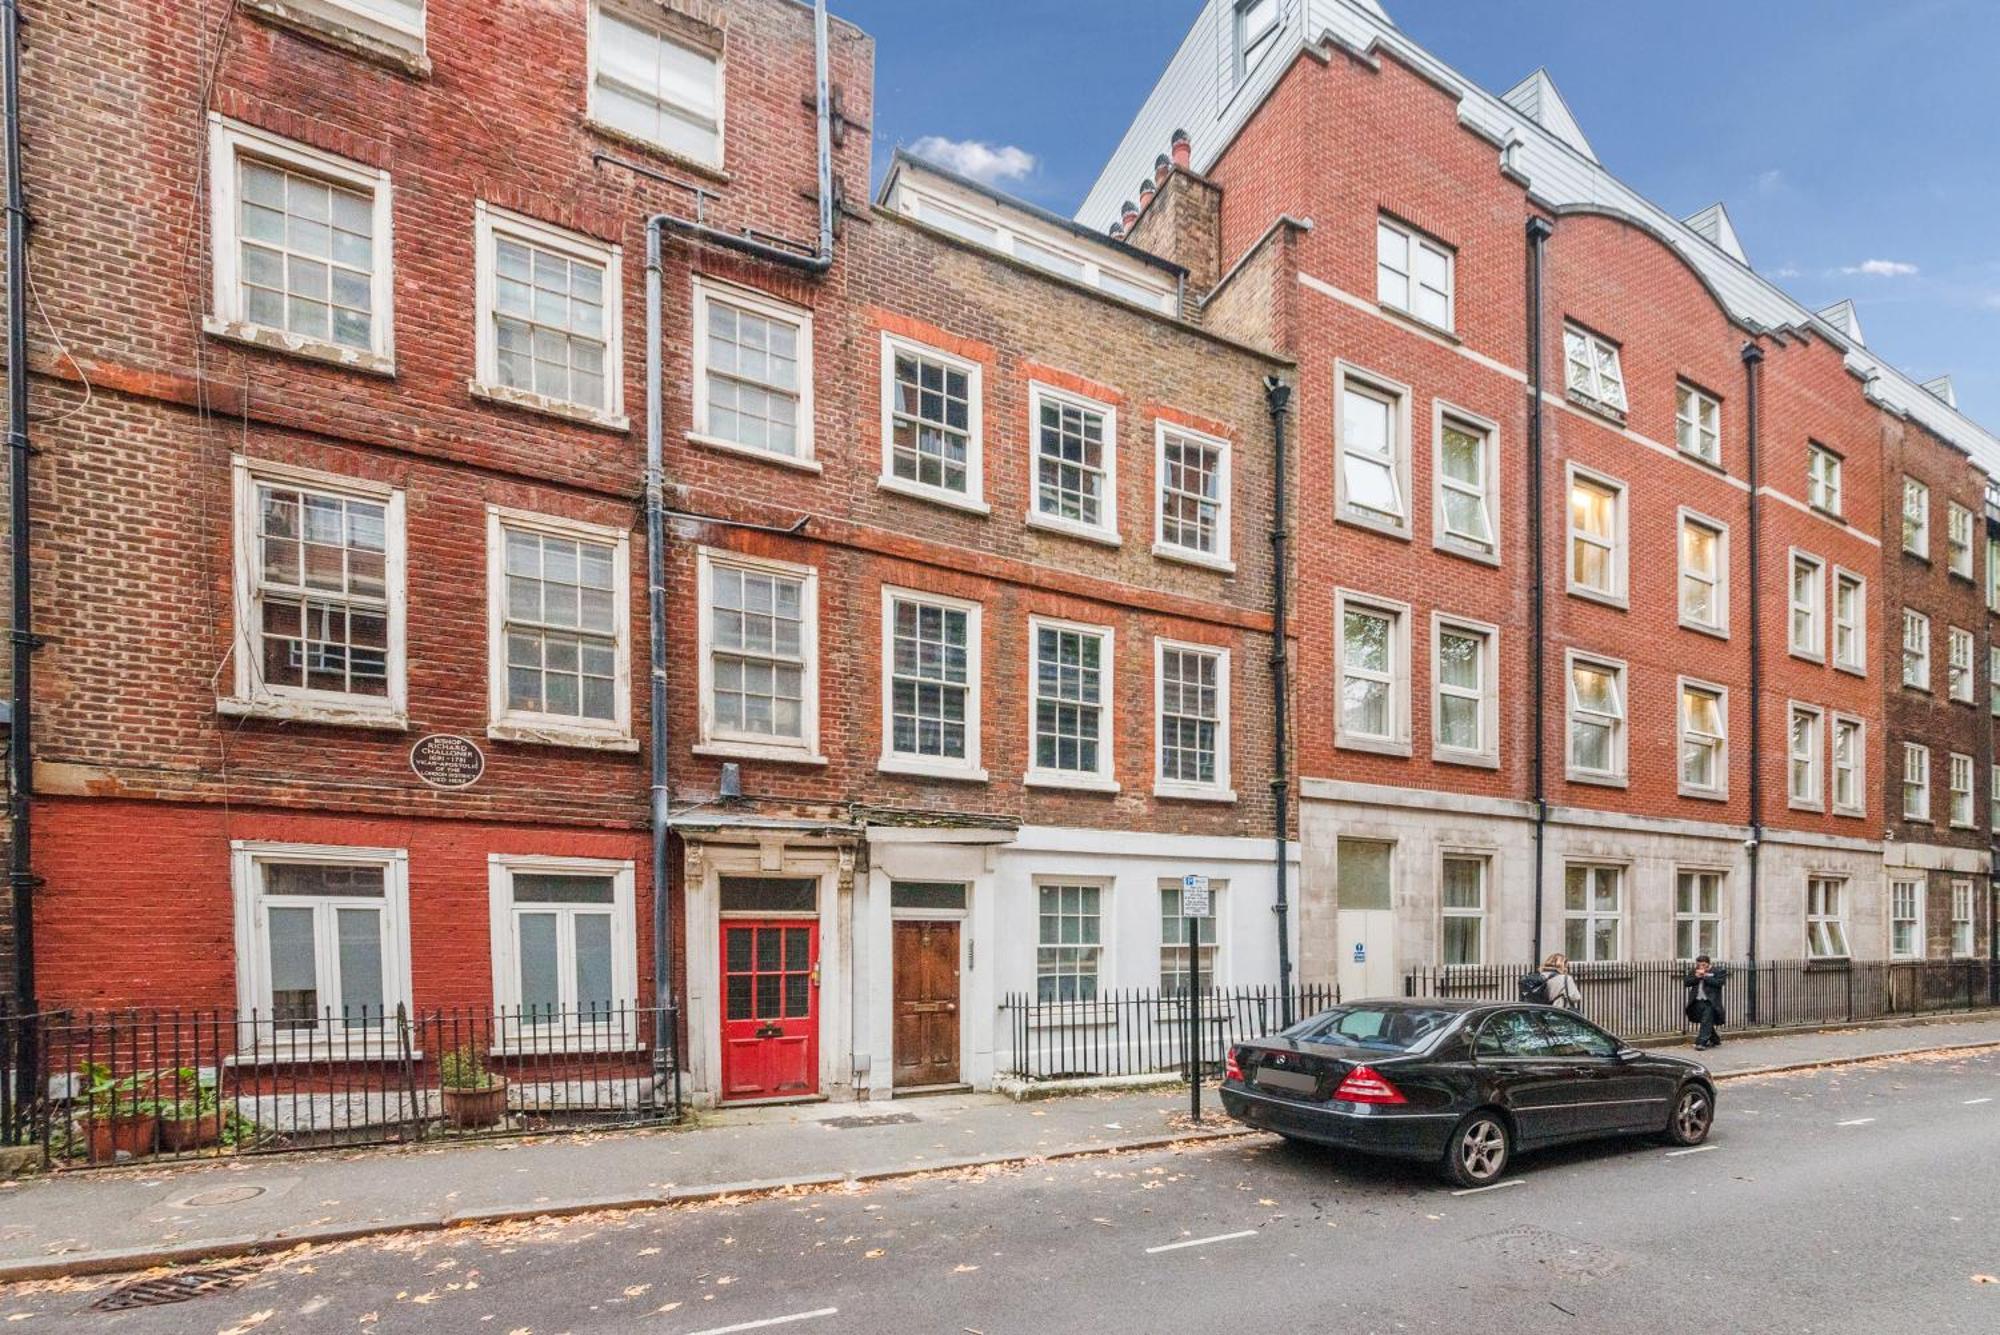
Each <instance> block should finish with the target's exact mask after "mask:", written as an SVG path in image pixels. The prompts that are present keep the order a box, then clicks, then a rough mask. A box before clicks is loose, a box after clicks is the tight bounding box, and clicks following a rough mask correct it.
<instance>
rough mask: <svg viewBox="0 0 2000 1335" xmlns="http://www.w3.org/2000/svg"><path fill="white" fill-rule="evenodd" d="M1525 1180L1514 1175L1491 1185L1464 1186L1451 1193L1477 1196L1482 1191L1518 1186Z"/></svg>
mask: <svg viewBox="0 0 2000 1335" xmlns="http://www.w3.org/2000/svg"><path fill="white" fill-rule="evenodd" d="M1525 1181H1527V1179H1526V1178H1520V1177H1514V1178H1509V1179H1507V1180H1506V1181H1505V1182H1495V1183H1493V1184H1492V1185H1491V1186H1486V1187H1466V1188H1465V1189H1463V1190H1462V1191H1454V1192H1452V1193H1451V1194H1452V1195H1454V1196H1477V1195H1478V1194H1479V1193H1480V1192H1482V1191H1498V1190H1500V1188H1502V1187H1518V1186H1520V1185H1521V1184H1522V1183H1523V1182H1525Z"/></svg>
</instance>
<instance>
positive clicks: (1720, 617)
mask: <svg viewBox="0 0 2000 1335" xmlns="http://www.w3.org/2000/svg"><path fill="white" fill-rule="evenodd" d="M1690 528H1696V529H1702V530H1705V531H1706V532H1708V533H1710V534H1711V535H1713V536H1714V538H1715V571H1714V574H1713V575H1712V576H1710V575H1704V574H1702V573H1701V572H1699V571H1696V570H1694V569H1692V568H1691V567H1690V566H1689V565H1688V561H1687V543H1686V540H1685V538H1686V533H1687V531H1688V530H1689V529H1690ZM1674 559H1675V564H1676V565H1677V567H1678V569H1679V572H1680V582H1679V583H1678V584H1676V586H1675V590H1674V604H1675V607H1676V609H1677V613H1678V616H1679V620H1680V624H1681V625H1682V626H1684V627H1686V628H1687V629H1689V630H1695V631H1700V632H1701V633H1702V634H1704V635H1713V636H1716V637H1717V638H1718V639H1725V640H1726V639H1728V638H1729V525H1727V524H1725V523H1723V522H1722V521H1721V520H1719V519H1713V518H1711V517H1709V516H1708V515H1705V514H1702V513H1701V512H1700V511H1699V510H1690V509H1688V508H1687V507H1686V506H1682V507H1681V508H1680V514H1679V524H1678V525H1677V527H1676V528H1675V531H1674ZM1690 579H1692V580H1694V581H1696V582H1697V583H1705V584H1708V585H1709V588H1710V590H1711V602H1712V604H1713V606H1714V608H1715V620H1714V621H1712V622H1710V621H1702V620H1699V619H1698V618H1696V617H1693V616H1690V615H1689V614H1688V610H1687V599H1686V597H1685V593H1684V586H1685V584H1686V582H1687V581H1688V580H1690Z"/></svg>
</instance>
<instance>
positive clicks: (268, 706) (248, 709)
mask: <svg viewBox="0 0 2000 1335" xmlns="http://www.w3.org/2000/svg"><path fill="white" fill-rule="evenodd" d="M215 712H216V713H218V714H221V715H223V716H224V717H226V718H256V719H271V720H274V721H276V722H280V723H321V724H325V725H327V726H329V727H335V728H371V729H374V730H375V731H377V732H408V731H409V730H410V718H409V715H407V714H405V713H403V712H402V711H401V710H397V709H392V708H390V707H388V706H386V705H384V706H382V707H380V708H372V707H370V706H367V705H343V704H336V703H333V702H331V701H320V700H294V699H290V698H287V697H284V696H258V697H253V698H251V699H248V700H246V699H243V698H242V697H240V696H220V697H218V698H217V699H216V702H215Z"/></svg>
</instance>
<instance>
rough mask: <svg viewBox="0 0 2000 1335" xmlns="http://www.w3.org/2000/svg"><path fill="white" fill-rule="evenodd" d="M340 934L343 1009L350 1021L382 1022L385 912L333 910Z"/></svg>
mask: <svg viewBox="0 0 2000 1335" xmlns="http://www.w3.org/2000/svg"><path fill="white" fill-rule="evenodd" d="M334 917H335V918H336V919H337V920H338V931H339V935H340V1008H341V1017H342V1019H344V1020H345V1021H346V1022H347V1023H349V1024H380V1023H381V1022H382V1002H383V989H382V911H381V910H380V909H372V908H353V909H350V908H341V909H336V910H335V911H334Z"/></svg>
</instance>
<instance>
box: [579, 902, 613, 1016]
mask: <svg viewBox="0 0 2000 1335" xmlns="http://www.w3.org/2000/svg"><path fill="white" fill-rule="evenodd" d="M570 930H571V933H572V934H573V935H574V937H575V940H576V1009H577V1010H578V1011H579V1012H581V1013H582V1014H584V1015H586V1016H588V1015H597V1016H604V1015H608V1014H609V1013H610V1011H611V1003H612V995H611V915H609V914H607V913H578V914H576V915H574V916H573V917H572V918H571V919H570Z"/></svg>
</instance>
